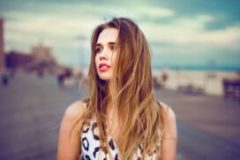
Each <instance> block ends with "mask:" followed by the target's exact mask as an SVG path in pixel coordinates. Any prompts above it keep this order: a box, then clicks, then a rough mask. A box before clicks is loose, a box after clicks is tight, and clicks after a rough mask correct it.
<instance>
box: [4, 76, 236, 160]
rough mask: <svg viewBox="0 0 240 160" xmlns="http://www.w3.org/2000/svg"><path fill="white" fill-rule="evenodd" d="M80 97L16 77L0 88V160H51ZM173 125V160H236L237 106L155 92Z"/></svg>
mask: <svg viewBox="0 0 240 160" xmlns="http://www.w3.org/2000/svg"><path fill="white" fill-rule="evenodd" d="M85 94H86V90H85V89H84V88H82V89H80V92H79V91H78V90H77V89H76V88H75V89H74V88H65V89H63V88H62V89H61V88H58V86H57V83H56V80H55V78H53V77H44V78H42V79H38V78H37V77H36V76H35V75H26V74H17V75H16V76H15V77H14V78H13V79H12V81H11V83H10V86H8V87H3V86H1V85H0V105H1V106H0V130H1V132H0V160H54V159H56V146H57V137H58V129H59V123H60V121H61V118H62V115H63V112H64V110H65V108H66V107H67V106H68V105H69V104H70V103H71V102H72V101H74V100H77V99H78V98H79V97H83V96H84V95H85ZM156 96H157V97H158V98H159V99H160V100H161V101H164V102H166V103H167V104H169V105H170V106H171V107H172V108H173V109H174V111H175V112H176V115H177V120H178V134H179V143H178V154H177V159H178V160H183V159H184V160H203V159H204V160H223V159H224V160H226V159H229V160H235V159H236V160H237V159H240V152H239V148H240V129H239V125H240V118H238V117H239V115H240V106H239V104H240V103H237V102H233V101H223V100H222V98H221V97H215V96H189V95H186V94H182V93H179V92H175V91H169V90H157V91H156Z"/></svg>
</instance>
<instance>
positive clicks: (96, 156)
mask: <svg viewBox="0 0 240 160" xmlns="http://www.w3.org/2000/svg"><path fill="white" fill-rule="evenodd" d="M107 139H108V144H109V152H110V153H105V152H104V150H103V149H102V148H101V147H100V137H99V130H98V126H97V123H96V120H93V119H92V120H90V122H88V123H84V124H83V128H82V134H81V153H82V156H81V159H83V160H112V159H113V160H119V150H118V147H117V145H116V143H115V142H114V140H113V139H112V138H111V137H110V135H108V137H107ZM157 157H158V153H157V152H153V153H150V154H148V155H147V156H146V157H145V160H156V159H157ZM133 159H134V160H140V159H142V148H141V146H138V147H137V150H136V154H135V156H134V158H133Z"/></svg>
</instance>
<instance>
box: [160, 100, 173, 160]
mask: <svg viewBox="0 0 240 160" xmlns="http://www.w3.org/2000/svg"><path fill="white" fill-rule="evenodd" d="M161 105H162V106H163V108H164V111H165V112H164V113H165V116H164V135H163V139H162V146H161V155H162V156H161V157H162V159H161V160H175V159H176V152H177V126H176V116H175V113H174V112H173V110H172V109H171V108H170V107H169V106H168V105H167V104H165V103H161Z"/></svg>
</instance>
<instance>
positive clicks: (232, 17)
mask: <svg viewBox="0 0 240 160" xmlns="http://www.w3.org/2000/svg"><path fill="white" fill-rule="evenodd" d="M0 16H2V17H4V19H5V33H4V34H5V50H6V51H9V50H12V49H16V50H21V51H25V52H29V51H30V50H31V47H32V46H34V45H36V44H38V43H44V44H45V45H49V46H51V47H52V48H53V54H54V56H55V57H56V58H57V59H58V60H59V61H60V62H61V63H64V64H68V65H75V66H87V64H88V62H89V56H90V36H91V33H92V30H93V29H94V27H95V26H96V25H98V24H99V23H102V22H105V21H106V20H110V19H111V18H112V17H121V16H123V17H129V18H131V19H133V20H134V21H135V22H136V23H137V24H138V25H139V26H140V28H141V29H142V30H143V32H144V33H145V35H146V37H147V39H148V41H149V44H150V46H151V49H152V52H153V60H152V62H153V66H154V67H159V66H179V67H185V66H206V65H209V64H210V62H212V61H214V64H215V66H220V67H223V68H224V67H225V68H226V67H235V68H239V69H240V61H239V59H240V1H238V0H228V1H226V0H211V1H207V0H149V1H144V0H132V1H131V2H127V0H121V1H119V0H113V1H107V0H104V1H99V0H88V1H83V0H81V1H80V0H68V1H67V0H66V1H64V0H41V1H39V0H11V1H8V0H5V1H3V0H1V1H0Z"/></svg>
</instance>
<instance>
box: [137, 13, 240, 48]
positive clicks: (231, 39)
mask: <svg viewBox="0 0 240 160" xmlns="http://www.w3.org/2000/svg"><path fill="white" fill-rule="evenodd" d="M212 20H214V17H213V16H211V15H199V16H196V17H190V18H181V19H177V20H175V21H173V22H171V23H166V24H158V23H149V22H143V23H142V24H141V27H142V28H143V30H144V32H145V34H146V36H147V37H148V39H150V40H151V41H153V42H155V43H156V44H157V42H159V43H163V44H171V45H172V47H175V48H176V47H179V46H184V47H187V46H188V47H191V46H198V47H197V48H199V46H200V47H204V46H205V47H206V46H211V47H220V48H222V47H224V48H228V49H230V50H232V49H235V50H239V49H240V48H239V41H240V28H239V25H236V26H229V27H226V28H223V29H219V30H207V29H206V25H207V24H208V23H209V22H211V21H212ZM167 47H169V45H168V46H167Z"/></svg>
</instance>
